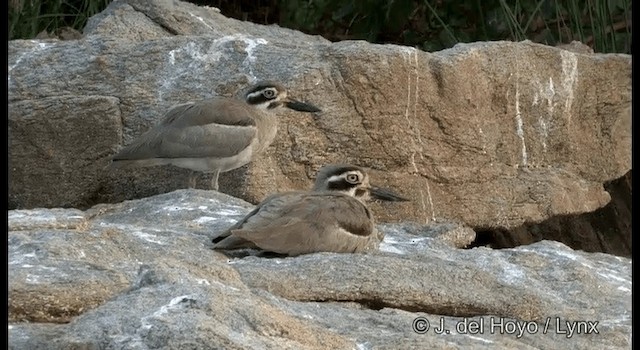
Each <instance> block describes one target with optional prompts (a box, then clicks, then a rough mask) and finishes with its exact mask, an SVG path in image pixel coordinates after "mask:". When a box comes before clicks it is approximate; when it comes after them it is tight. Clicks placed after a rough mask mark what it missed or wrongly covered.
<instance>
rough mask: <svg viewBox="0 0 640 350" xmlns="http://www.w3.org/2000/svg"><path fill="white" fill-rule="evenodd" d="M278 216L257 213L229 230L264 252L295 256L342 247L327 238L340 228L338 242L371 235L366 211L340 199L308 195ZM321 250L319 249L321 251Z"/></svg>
mask: <svg viewBox="0 0 640 350" xmlns="http://www.w3.org/2000/svg"><path fill="white" fill-rule="evenodd" d="M279 211H280V214H281V215H280V216H278V217H275V218H274V217H273V216H272V215H261V211H258V213H257V214H256V215H254V216H253V217H252V218H251V219H250V220H247V222H246V223H245V224H244V225H242V227H241V228H239V229H234V230H231V233H232V236H236V237H239V238H242V239H245V240H247V241H251V242H253V243H254V244H255V245H256V246H258V247H259V248H261V249H264V250H266V251H272V252H276V253H281V254H289V255H297V254H302V253H309V252H314V251H319V250H337V249H331V245H332V244H334V245H336V246H341V245H343V242H341V241H340V239H338V240H337V241H335V242H328V241H327V240H332V239H335V237H332V236H326V233H327V232H329V231H328V230H327V228H332V229H333V230H334V231H335V230H336V229H338V228H342V229H343V230H344V231H345V232H344V235H345V236H344V237H342V238H341V239H344V240H351V239H358V237H364V236H366V235H369V234H371V233H372V231H373V223H372V221H371V219H370V214H369V212H368V209H367V208H366V207H365V206H364V205H363V204H362V203H360V202H359V201H358V200H356V199H354V198H352V197H349V196H342V195H315V194H311V193H309V194H308V195H306V196H304V197H302V198H300V200H299V201H295V202H290V203H288V204H287V205H286V206H284V207H282V208H280V210H279ZM321 247H322V249H319V248H321Z"/></svg>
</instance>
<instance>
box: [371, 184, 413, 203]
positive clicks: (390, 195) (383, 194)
mask: <svg viewBox="0 0 640 350" xmlns="http://www.w3.org/2000/svg"><path fill="white" fill-rule="evenodd" d="M369 191H370V192H371V197H373V198H375V199H380V200H383V201H387V202H408V201H409V199H407V198H404V197H401V196H400V195H398V194H395V193H394V192H392V191H391V190H388V189H386V188H381V187H377V186H371V189H370V190H369Z"/></svg>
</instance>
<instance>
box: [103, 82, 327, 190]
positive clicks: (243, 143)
mask: <svg viewBox="0 0 640 350" xmlns="http://www.w3.org/2000/svg"><path fill="white" fill-rule="evenodd" d="M280 106H286V107H288V108H291V109H294V110H297V111H301V112H318V111H320V110H319V109H318V108H316V107H314V106H312V105H310V104H306V103H302V102H299V101H296V100H293V99H291V98H289V97H288V96H287V90H286V89H285V88H284V87H283V86H282V85H280V84H278V83H274V82H262V83H259V84H256V85H253V86H251V87H250V88H248V89H247V92H246V93H245V94H244V101H243V100H240V99H236V98H228V97H212V98H209V99H206V100H201V101H197V102H189V103H185V104H181V105H177V106H174V107H172V108H171V109H170V110H169V111H168V112H167V113H166V114H165V115H164V117H163V119H162V120H161V121H160V123H158V124H157V125H155V126H154V127H152V128H151V129H149V130H148V131H147V132H145V133H144V134H142V135H141V136H139V137H138V138H137V139H136V140H134V141H133V142H132V143H131V144H129V145H128V146H126V147H124V148H123V149H122V150H121V151H120V152H118V153H117V154H116V155H115V156H113V158H112V160H113V162H112V167H114V168H122V167H131V166H142V167H145V166H157V165H167V164H171V165H174V166H177V167H181V168H186V169H191V170H193V171H201V172H211V173H213V174H214V176H213V179H212V181H211V182H212V187H213V189H215V190H217V189H218V175H219V173H221V172H225V171H230V170H233V169H236V168H239V167H241V166H243V165H245V164H247V163H249V162H250V161H251V160H252V159H253V158H254V157H255V156H256V155H257V154H259V153H261V152H262V151H264V150H265V149H266V148H267V147H268V146H269V145H270V144H271V142H273V139H274V138H275V136H276V132H277V125H278V122H277V118H276V116H275V113H274V112H275V111H276V110H277V109H278V107H280Z"/></svg>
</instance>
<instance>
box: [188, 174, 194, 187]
mask: <svg viewBox="0 0 640 350" xmlns="http://www.w3.org/2000/svg"><path fill="white" fill-rule="evenodd" d="M188 186H189V188H196V172H195V171H193V170H191V173H190V174H189V183H188Z"/></svg>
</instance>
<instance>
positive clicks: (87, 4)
mask: <svg viewBox="0 0 640 350" xmlns="http://www.w3.org/2000/svg"><path fill="white" fill-rule="evenodd" d="M111 1H112V0H75V1H74V0H67V1H65V0H9V1H8V5H9V39H10V40H11V39H32V38H35V37H36V36H37V35H38V34H39V33H41V32H42V31H47V32H48V33H57V32H58V30H60V29H62V28H65V27H70V28H73V29H76V30H78V31H82V28H84V26H85V24H87V20H88V19H89V17H91V16H93V15H95V14H96V13H99V12H100V11H102V10H104V9H105V8H106V7H107V5H108V4H109V3H110V2H111Z"/></svg>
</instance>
